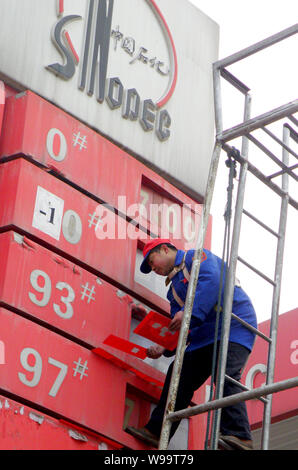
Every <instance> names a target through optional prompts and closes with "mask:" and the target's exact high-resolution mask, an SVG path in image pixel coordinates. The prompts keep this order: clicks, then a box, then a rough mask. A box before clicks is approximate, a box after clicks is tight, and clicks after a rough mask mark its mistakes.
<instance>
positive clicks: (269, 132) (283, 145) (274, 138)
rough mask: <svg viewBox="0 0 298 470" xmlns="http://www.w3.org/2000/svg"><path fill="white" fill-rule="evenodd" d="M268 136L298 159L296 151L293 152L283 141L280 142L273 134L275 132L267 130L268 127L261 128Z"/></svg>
mask: <svg viewBox="0 0 298 470" xmlns="http://www.w3.org/2000/svg"><path fill="white" fill-rule="evenodd" d="M261 129H262V130H263V131H264V132H266V134H268V135H269V136H270V137H272V139H273V140H275V142H277V143H278V144H280V145H281V146H282V147H283V148H284V149H285V150H286V151H287V152H289V153H291V154H292V155H293V156H294V157H295V158H297V159H298V155H297V153H296V152H294V150H292V149H291V148H290V147H289V146H288V145H286V144H285V143H284V142H283V141H282V140H280V139H279V138H278V137H276V135H274V134H273V132H271V131H269V129H266V127H262V128H261Z"/></svg>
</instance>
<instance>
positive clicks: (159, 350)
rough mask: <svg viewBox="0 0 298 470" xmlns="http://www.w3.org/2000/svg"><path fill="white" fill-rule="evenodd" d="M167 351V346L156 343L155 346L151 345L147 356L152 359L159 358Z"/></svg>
mask: <svg viewBox="0 0 298 470" xmlns="http://www.w3.org/2000/svg"><path fill="white" fill-rule="evenodd" d="M164 351H165V348H163V347H162V346H159V345H158V344H155V345H154V346H150V347H149V348H148V349H147V351H146V353H147V356H148V357H150V359H158V358H159V357H160V356H162V355H163V353H164Z"/></svg>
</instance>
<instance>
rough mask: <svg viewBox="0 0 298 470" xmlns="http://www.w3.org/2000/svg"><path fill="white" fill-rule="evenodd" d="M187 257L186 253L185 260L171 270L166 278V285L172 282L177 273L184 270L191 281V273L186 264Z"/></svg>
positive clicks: (186, 277)
mask: <svg viewBox="0 0 298 470" xmlns="http://www.w3.org/2000/svg"><path fill="white" fill-rule="evenodd" d="M185 257H186V253H184V256H183V260H182V261H181V263H180V264H179V265H178V266H175V267H174V268H173V269H172V271H171V272H170V274H169V275H168V277H167V278H166V280H165V283H166V286H168V285H169V284H170V282H171V280H172V279H173V277H174V276H176V274H177V273H179V271H183V274H184V277H185V279H186V280H187V281H189V279H190V275H189V272H188V270H187V268H186V265H185Z"/></svg>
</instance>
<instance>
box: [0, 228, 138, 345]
mask: <svg viewBox="0 0 298 470" xmlns="http://www.w3.org/2000/svg"><path fill="white" fill-rule="evenodd" d="M0 250H1V252H2V253H5V254H6V256H5V257H3V258H2V263H1V267H0V286H1V292H0V293H1V301H2V302H4V303H5V304H7V305H10V306H12V307H14V308H17V309H18V310H20V311H22V312H25V313H27V314H29V315H32V316H34V317H36V318H38V319H40V320H42V321H44V322H46V323H48V324H50V325H52V326H54V327H56V328H58V329H60V330H62V331H65V332H67V333H69V334H70V335H72V336H74V337H76V338H79V339H80V340H82V341H84V342H86V343H88V344H89V345H91V346H93V347H96V346H99V345H100V344H101V343H102V341H103V340H104V339H105V338H106V336H107V335H108V334H111V333H115V334H119V335H121V336H122V337H123V338H128V337H129V329H130V317H131V314H130V310H131V303H132V299H131V298H130V297H128V296H127V295H126V296H122V295H121V296H119V292H118V289H117V288H116V287H113V286H111V285H110V284H108V283H107V282H105V281H103V280H102V279H100V278H99V277H97V276H95V275H94V274H91V273H89V272H88V271H86V270H84V269H82V268H80V267H78V266H76V265H75V264H73V263H71V262H70V261H68V260H66V259H64V258H62V257H60V256H58V255H56V254H55V253H52V252H51V251H49V250H47V249H46V248H44V247H42V246H40V245H38V244H37V243H33V242H32V241H29V240H27V241H26V238H24V237H22V236H20V235H19V234H17V233H15V232H6V233H3V234H0ZM16 279H17V282H18V286H21V288H19V289H17V295H16V284H15V280H16Z"/></svg>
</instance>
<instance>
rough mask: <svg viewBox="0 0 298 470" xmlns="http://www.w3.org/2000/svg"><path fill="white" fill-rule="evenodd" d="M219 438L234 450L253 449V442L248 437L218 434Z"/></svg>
mask: <svg viewBox="0 0 298 470" xmlns="http://www.w3.org/2000/svg"><path fill="white" fill-rule="evenodd" d="M220 440H221V441H223V442H224V443H225V444H228V445H229V446H231V447H232V448H233V449H234V450H253V443H252V441H251V440H249V439H241V438H240V437H237V436H222V435H221V436H220Z"/></svg>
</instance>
